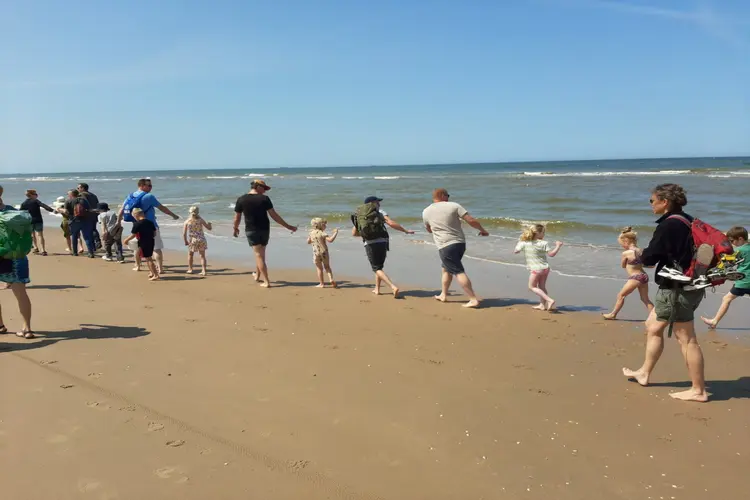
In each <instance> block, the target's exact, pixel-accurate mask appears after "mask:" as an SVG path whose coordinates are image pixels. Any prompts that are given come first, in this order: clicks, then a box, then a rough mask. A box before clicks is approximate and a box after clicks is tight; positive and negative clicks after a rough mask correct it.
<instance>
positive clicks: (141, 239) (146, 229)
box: [123, 208, 159, 281]
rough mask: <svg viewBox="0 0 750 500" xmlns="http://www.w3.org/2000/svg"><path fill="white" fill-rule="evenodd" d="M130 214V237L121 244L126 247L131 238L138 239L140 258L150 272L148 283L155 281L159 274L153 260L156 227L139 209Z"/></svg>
mask: <svg viewBox="0 0 750 500" xmlns="http://www.w3.org/2000/svg"><path fill="white" fill-rule="evenodd" d="M132 214H133V218H134V219H135V222H134V223H133V229H132V230H131V231H130V232H131V234H130V236H128V237H127V238H126V239H125V241H123V244H124V245H127V244H128V243H130V241H131V240H133V238H138V251H139V252H140V253H141V258H142V259H143V260H145V261H146V265H147V266H148V270H149V271H150V272H149V275H148V279H149V281H157V280H158V279H159V272H158V271H157V269H156V264H155V263H154V259H153V255H154V244H155V243H156V226H155V225H154V223H153V222H151V221H150V220H148V219H147V218H146V214H145V213H143V210H141V209H140V208H136V209H134V210H133V212H132Z"/></svg>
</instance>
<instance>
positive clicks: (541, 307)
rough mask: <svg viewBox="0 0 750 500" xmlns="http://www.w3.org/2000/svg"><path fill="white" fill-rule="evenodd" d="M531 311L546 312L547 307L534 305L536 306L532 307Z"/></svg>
mask: <svg viewBox="0 0 750 500" xmlns="http://www.w3.org/2000/svg"><path fill="white" fill-rule="evenodd" d="M532 309H536V310H537V311H546V310H547V306H546V305H544V304H539V305H536V306H534V307H532Z"/></svg>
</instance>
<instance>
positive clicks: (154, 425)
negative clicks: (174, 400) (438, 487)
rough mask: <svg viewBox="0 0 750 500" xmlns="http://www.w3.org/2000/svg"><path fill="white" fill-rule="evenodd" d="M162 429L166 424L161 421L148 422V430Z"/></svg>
mask: <svg viewBox="0 0 750 500" xmlns="http://www.w3.org/2000/svg"><path fill="white" fill-rule="evenodd" d="M162 429H164V424H160V423H159V422H150V423H149V424H148V432H154V431H160V430H162Z"/></svg>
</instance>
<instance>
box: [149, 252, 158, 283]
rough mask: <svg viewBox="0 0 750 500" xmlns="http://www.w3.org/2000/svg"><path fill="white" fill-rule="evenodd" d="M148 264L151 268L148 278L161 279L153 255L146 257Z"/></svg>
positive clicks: (150, 279)
mask: <svg viewBox="0 0 750 500" xmlns="http://www.w3.org/2000/svg"><path fill="white" fill-rule="evenodd" d="M146 266H147V267H148V270H149V275H148V279H149V281H159V270H158V269H157V267H156V263H155V262H154V259H153V258H152V257H149V258H148V259H146Z"/></svg>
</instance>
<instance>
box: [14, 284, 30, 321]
mask: <svg viewBox="0 0 750 500" xmlns="http://www.w3.org/2000/svg"><path fill="white" fill-rule="evenodd" d="M10 289H11V290H13V295H15V296H16V300H17V301H18V309H19V311H20V312H21V317H22V318H23V329H22V330H21V331H22V332H24V333H26V332H31V331H32V330H31V299H29V294H28V293H26V285H25V284H24V283H13V284H12V285H10Z"/></svg>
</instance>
